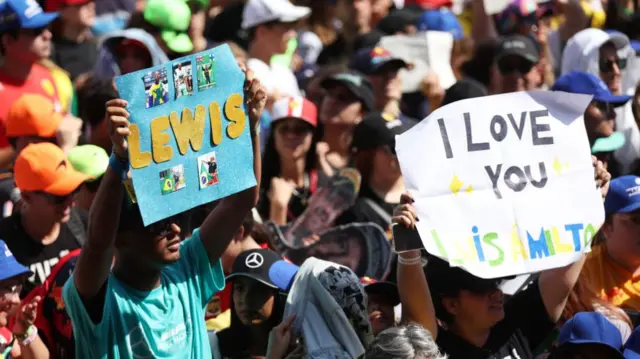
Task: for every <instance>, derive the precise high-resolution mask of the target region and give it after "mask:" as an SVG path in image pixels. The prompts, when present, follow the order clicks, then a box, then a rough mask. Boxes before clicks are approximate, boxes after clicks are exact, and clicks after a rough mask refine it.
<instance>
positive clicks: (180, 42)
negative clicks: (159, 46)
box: [160, 30, 193, 54]
mask: <svg viewBox="0 0 640 359" xmlns="http://www.w3.org/2000/svg"><path fill="white" fill-rule="evenodd" d="M160 35H161V36H162V40H164V42H165V43H166V44H167V47H168V48H169V49H170V50H171V51H173V52H176V53H179V54H183V53H187V52H191V51H193V42H191V38H189V35H187V34H186V33H177V32H175V31H169V30H165V31H162V32H161V33H160Z"/></svg>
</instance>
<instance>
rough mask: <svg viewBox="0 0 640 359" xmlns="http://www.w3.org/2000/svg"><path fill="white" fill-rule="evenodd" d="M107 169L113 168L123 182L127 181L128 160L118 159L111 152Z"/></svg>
mask: <svg viewBox="0 0 640 359" xmlns="http://www.w3.org/2000/svg"><path fill="white" fill-rule="evenodd" d="M109 167H111V168H113V170H114V171H116V173H118V175H120V178H121V179H122V180H123V181H124V180H126V179H127V177H128V174H129V160H128V159H123V158H120V157H118V156H117V155H116V153H115V152H111V157H109Z"/></svg>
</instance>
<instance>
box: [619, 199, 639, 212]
mask: <svg viewBox="0 0 640 359" xmlns="http://www.w3.org/2000/svg"><path fill="white" fill-rule="evenodd" d="M639 209H640V201H638V202H632V203H630V204H628V205H626V206H625V207H622V208H620V209H619V210H617V211H615V213H631V212H635V211H637V210H639Z"/></svg>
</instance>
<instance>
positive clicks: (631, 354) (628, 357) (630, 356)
mask: <svg viewBox="0 0 640 359" xmlns="http://www.w3.org/2000/svg"><path fill="white" fill-rule="evenodd" d="M622 354H623V355H624V357H625V359H640V354H638V353H636V352H635V351H633V350H631V349H625V350H624V352H622Z"/></svg>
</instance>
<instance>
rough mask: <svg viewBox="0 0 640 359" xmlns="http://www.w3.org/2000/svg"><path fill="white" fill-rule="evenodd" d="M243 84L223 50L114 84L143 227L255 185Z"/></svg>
mask: <svg viewBox="0 0 640 359" xmlns="http://www.w3.org/2000/svg"><path fill="white" fill-rule="evenodd" d="M244 80H245V76H244V73H243V72H242V70H240V68H239V67H238V65H237V63H236V60H235V58H234V57H233V55H232V53H231V51H230V50H229V47H228V46H227V45H223V46H219V47H216V48H214V49H211V50H207V51H204V52H200V53H197V54H195V55H189V56H187V57H183V58H180V59H177V60H173V61H171V62H168V63H165V64H163V65H160V66H155V67H151V68H148V69H145V70H141V71H137V72H134V73H131V74H127V75H124V76H119V77H117V78H116V80H115V81H116V86H117V87H118V92H119V94H120V97H121V98H122V99H124V100H127V101H128V102H129V106H128V107H127V110H128V111H129V113H130V118H129V121H130V122H131V126H130V129H131V135H130V136H129V138H128V142H129V161H130V163H131V173H132V178H133V188H134V190H135V199H136V201H137V203H138V205H139V207H140V213H141V214H142V219H143V221H144V224H145V226H146V225H149V224H151V223H154V222H157V221H159V220H162V219H164V218H167V217H170V216H172V215H175V214H178V213H181V212H184V211H187V210H189V209H191V208H194V207H196V206H199V205H202V204H205V203H209V202H212V201H215V200H217V199H220V198H223V197H226V196H229V195H232V194H234V193H237V192H240V191H242V190H245V189H247V188H250V187H252V186H255V185H256V179H255V176H254V173H253V150H252V145H251V136H250V134H249V128H250V124H249V118H248V116H247V113H246V110H245V108H244V93H243V86H244Z"/></svg>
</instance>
